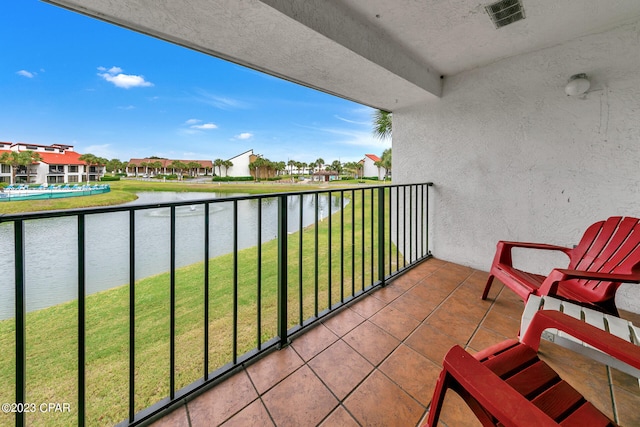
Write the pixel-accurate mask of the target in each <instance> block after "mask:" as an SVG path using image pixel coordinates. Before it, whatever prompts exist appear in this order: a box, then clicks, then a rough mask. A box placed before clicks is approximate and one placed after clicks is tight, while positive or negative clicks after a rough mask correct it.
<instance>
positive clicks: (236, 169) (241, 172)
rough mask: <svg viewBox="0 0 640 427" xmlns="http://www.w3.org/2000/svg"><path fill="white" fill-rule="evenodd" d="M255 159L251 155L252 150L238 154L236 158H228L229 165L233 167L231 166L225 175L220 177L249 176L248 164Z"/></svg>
mask: <svg viewBox="0 0 640 427" xmlns="http://www.w3.org/2000/svg"><path fill="white" fill-rule="evenodd" d="M255 157H256V156H255V155H254V154H253V150H248V151H245V152H244V153H242V154H238V155H237V156H235V157H232V158H230V159H229V160H230V161H231V163H233V166H231V167H230V168H229V169H228V170H227V173H226V175H225V174H224V173H223V174H222V176H235V177H240V176H251V171H250V169H249V163H251V162H252V161H253V160H254V158H255ZM223 169H224V168H223Z"/></svg>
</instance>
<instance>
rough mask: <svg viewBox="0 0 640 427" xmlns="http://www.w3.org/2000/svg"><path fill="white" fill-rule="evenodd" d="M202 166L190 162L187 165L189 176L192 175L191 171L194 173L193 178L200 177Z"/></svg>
mask: <svg viewBox="0 0 640 427" xmlns="http://www.w3.org/2000/svg"><path fill="white" fill-rule="evenodd" d="M201 167H202V165H201V164H200V163H198V162H189V163H187V168H188V169H189V175H191V171H194V174H193V176H194V177H197V176H198V169H200V168H201Z"/></svg>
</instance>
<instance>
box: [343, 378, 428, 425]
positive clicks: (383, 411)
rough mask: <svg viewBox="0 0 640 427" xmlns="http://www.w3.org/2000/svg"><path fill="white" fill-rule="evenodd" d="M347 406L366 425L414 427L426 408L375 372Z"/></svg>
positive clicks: (350, 399)
mask: <svg viewBox="0 0 640 427" xmlns="http://www.w3.org/2000/svg"><path fill="white" fill-rule="evenodd" d="M344 406H345V408H347V410H348V411H349V412H350V413H351V414H352V415H353V416H354V417H355V419H356V420H358V422H359V423H360V425H363V426H381V427H395V426H398V427H406V426H415V425H416V423H417V422H418V421H419V420H420V418H421V417H422V414H423V413H424V411H425V408H424V407H423V406H422V405H420V404H419V403H418V402H416V401H415V400H414V399H413V398H412V397H411V396H409V395H408V394H407V393H406V392H405V391H404V390H402V389H401V388H400V387H398V386H397V385H395V384H394V383H393V382H391V380H389V378H387V377H386V376H385V375H383V374H382V373H380V372H378V371H374V373H373V374H371V376H369V377H368V378H367V379H366V380H365V381H364V383H362V384H361V385H360V386H359V387H358V388H357V389H356V390H355V391H354V392H353V394H352V395H351V396H349V397H348V398H347V399H346V400H345V401H344Z"/></svg>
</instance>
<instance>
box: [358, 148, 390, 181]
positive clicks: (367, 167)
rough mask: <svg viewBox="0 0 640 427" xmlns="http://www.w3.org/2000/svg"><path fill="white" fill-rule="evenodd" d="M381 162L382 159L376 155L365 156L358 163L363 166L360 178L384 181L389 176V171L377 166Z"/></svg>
mask: <svg viewBox="0 0 640 427" xmlns="http://www.w3.org/2000/svg"><path fill="white" fill-rule="evenodd" d="M379 161H380V157H378V156H376V155H375V154H365V155H364V159H362V160H360V161H359V162H358V163H360V164H361V165H362V171H360V176H362V177H364V178H371V177H377V178H378V179H379V180H383V179H384V177H385V176H386V175H387V169H386V168H383V167H382V166H377V165H376V162H379Z"/></svg>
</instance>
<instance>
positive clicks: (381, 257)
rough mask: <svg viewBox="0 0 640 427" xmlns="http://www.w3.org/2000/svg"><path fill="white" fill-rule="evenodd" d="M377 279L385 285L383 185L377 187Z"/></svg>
mask: <svg viewBox="0 0 640 427" xmlns="http://www.w3.org/2000/svg"><path fill="white" fill-rule="evenodd" d="M371 237H373V236H371ZM378 280H380V284H381V285H382V286H384V285H385V274H384V187H379V188H378Z"/></svg>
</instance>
